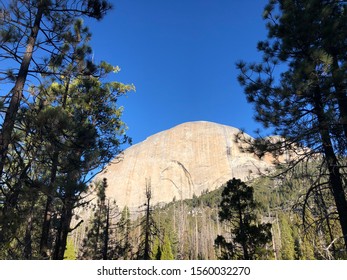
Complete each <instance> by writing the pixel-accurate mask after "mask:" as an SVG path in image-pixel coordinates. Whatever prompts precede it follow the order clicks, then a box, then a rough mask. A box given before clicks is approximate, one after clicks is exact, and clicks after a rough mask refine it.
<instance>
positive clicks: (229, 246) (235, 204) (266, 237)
mask: <svg viewBox="0 0 347 280" xmlns="http://www.w3.org/2000/svg"><path fill="white" fill-rule="evenodd" d="M255 209H256V203H255V201H254V198H253V188H252V187H249V186H247V185H246V184H245V183H243V182H242V181H241V180H238V179H235V178H234V179H232V180H230V181H228V182H227V183H226V186H225V187H224V190H223V192H222V200H221V203H220V210H219V219H220V220H221V221H222V222H227V224H228V226H229V227H230V233H231V236H230V238H229V240H227V239H225V238H224V237H223V236H218V237H217V239H216V245H217V246H221V247H223V250H224V255H223V256H222V257H223V258H233V259H245V260H250V259H259V258H261V257H262V256H264V255H265V254H266V252H264V247H265V245H266V244H268V243H269V242H270V241H271V233H270V229H271V224H260V223H258V221H257V218H256V216H255V214H254V211H255Z"/></svg>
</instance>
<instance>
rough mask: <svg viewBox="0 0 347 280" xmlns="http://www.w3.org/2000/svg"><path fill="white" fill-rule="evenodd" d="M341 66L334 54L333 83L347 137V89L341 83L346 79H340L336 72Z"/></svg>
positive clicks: (346, 136)
mask: <svg viewBox="0 0 347 280" xmlns="http://www.w3.org/2000/svg"><path fill="white" fill-rule="evenodd" d="M339 68H340V67H339V64H338V59H337V57H336V56H334V57H333V70H332V77H333V85H334V88H335V91H336V99H337V103H338V106H339V113H340V122H341V125H342V127H343V131H344V134H345V138H346V139H347V95H346V89H345V88H344V87H343V86H342V85H341V84H343V83H344V81H343V80H342V81H340V79H339V78H338V77H337V75H336V72H338V71H341V70H340V69H339Z"/></svg>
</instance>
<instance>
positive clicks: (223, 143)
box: [96, 121, 273, 208]
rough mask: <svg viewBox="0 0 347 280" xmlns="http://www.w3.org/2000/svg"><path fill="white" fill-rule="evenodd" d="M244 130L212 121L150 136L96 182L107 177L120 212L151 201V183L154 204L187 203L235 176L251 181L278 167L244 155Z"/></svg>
mask: <svg viewBox="0 0 347 280" xmlns="http://www.w3.org/2000/svg"><path fill="white" fill-rule="evenodd" d="M239 132H240V130H238V129H236V128H234V127H230V126H225V125H221V124H216V123H211V122H204V121H199V122H188V123H184V124H181V125H178V126H176V127H174V128H171V129H169V130H166V131H163V132H160V133H157V134H155V135H153V136H150V137H149V138H147V139H146V140H145V141H143V142H141V143H139V144H137V145H134V146H132V147H130V148H128V149H127V150H125V151H124V153H123V154H122V155H121V156H120V157H117V158H116V159H115V160H114V161H113V162H111V163H110V164H109V165H108V166H107V168H105V170H104V171H103V172H102V173H100V174H99V175H98V176H97V178H96V180H102V179H103V178H106V179H107V182H108V189H107V196H108V197H109V198H114V199H115V200H116V201H117V205H118V206H120V208H122V207H124V206H128V207H130V208H137V207H138V206H140V205H143V204H144V202H145V188H146V182H147V183H148V184H149V183H150V185H151V190H152V203H153V204H156V203H160V202H165V203H166V202H170V201H172V200H173V199H174V198H176V199H186V198H192V197H193V195H194V194H195V195H198V196H199V195H200V194H201V193H202V192H203V191H205V190H209V191H211V190H214V189H216V188H218V187H220V186H221V185H222V184H224V183H225V182H226V181H228V180H229V179H231V178H233V177H235V178H239V179H241V180H248V179H251V178H254V177H256V176H258V175H259V174H260V173H263V172H266V171H267V170H268V169H272V167H273V166H272V164H271V162H270V159H268V160H267V161H264V160H259V159H258V158H257V157H256V156H255V155H253V154H250V153H243V152H241V151H240V148H241V147H240V144H239V143H235V141H234V139H235V135H236V134H237V133H239Z"/></svg>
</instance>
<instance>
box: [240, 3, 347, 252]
mask: <svg viewBox="0 0 347 280" xmlns="http://www.w3.org/2000/svg"><path fill="white" fill-rule="evenodd" d="M263 16H264V19H265V20H266V21H267V29H268V39H267V40H264V41H261V42H259V43H258V50H259V51H260V52H262V53H263V61H262V62H261V63H250V64H247V63H244V62H240V63H238V64H237V68H238V69H239V70H240V75H239V77H238V78H239V82H240V83H241V85H242V86H244V88H245V93H246V96H247V100H248V101H249V102H250V103H253V104H254V105H255V110H256V115H255V117H256V119H257V120H258V121H259V122H261V123H262V124H263V125H264V127H266V128H273V130H274V131H273V133H274V134H276V135H280V136H281V138H278V140H279V141H277V142H276V143H274V141H272V140H271V139H262V138H259V139H257V140H256V141H255V142H254V143H253V145H252V149H251V150H253V151H255V152H257V153H258V155H259V156H263V155H264V154H265V153H266V152H270V153H273V155H275V156H278V155H281V154H283V152H284V151H287V152H288V151H290V150H292V151H293V153H290V152H289V155H290V154H291V155H292V157H291V158H290V159H289V161H288V164H289V168H288V169H289V170H291V169H292V168H293V167H294V166H295V165H297V164H298V163H300V162H303V161H312V160H315V161H316V160H318V159H321V162H322V165H321V168H320V170H321V171H322V172H321V174H320V175H321V176H324V178H327V180H325V182H324V183H321V184H319V185H316V186H312V187H311V188H310V189H308V195H314V194H315V192H316V191H320V190H325V189H329V190H330V194H331V195H332V196H333V198H334V203H335V207H336V213H337V218H338V219H339V221H340V227H341V232H342V233H341V234H340V235H339V236H338V238H341V239H344V243H345V249H346V250H347V200H346V194H345V183H344V176H345V174H344V170H343V166H344V164H343V163H342V162H343V159H344V157H345V156H346V151H347V149H346V147H347V121H346V120H347V93H346V92H347V91H346V87H347V85H346V82H345V81H346V79H347V76H346V73H347V71H346V69H347V68H346V67H347V62H346V58H347V56H346V53H347V51H346V44H345V42H346V35H347V31H346V30H347V5H346V2H345V1H338V0H324V1H322V0H298V1H290V0H270V1H269V4H268V5H267V6H266V8H265V10H264V14H263ZM308 30H309V32H308ZM278 68H279V69H280V70H278ZM300 147H301V149H300ZM287 155H288V153H287ZM325 175H326V176H325Z"/></svg>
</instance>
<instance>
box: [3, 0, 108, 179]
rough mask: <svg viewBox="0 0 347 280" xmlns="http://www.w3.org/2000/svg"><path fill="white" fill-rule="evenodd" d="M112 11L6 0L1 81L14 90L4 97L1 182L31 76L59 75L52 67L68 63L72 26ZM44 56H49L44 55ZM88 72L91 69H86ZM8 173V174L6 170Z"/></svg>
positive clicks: (99, 5) (94, 4) (90, 4)
mask: <svg viewBox="0 0 347 280" xmlns="http://www.w3.org/2000/svg"><path fill="white" fill-rule="evenodd" d="M110 8H111V6H110V4H109V3H108V2H107V1H105V0H100V1H99V0H93V1H91V0H81V1H73V2H71V1H67V0H65V1H48V0H39V1H36V0H32V1H22V0H14V1H5V2H2V3H1V6H0V10H1V11H2V14H3V15H4V16H3V17H2V19H1V21H0V41H1V45H0V47H1V49H2V51H3V52H2V54H1V56H2V58H5V60H3V61H6V64H5V65H6V66H5V67H8V66H9V65H10V66H9V67H8V68H7V69H6V68H2V69H1V73H2V74H1V80H2V81H7V82H8V83H9V84H10V85H11V86H12V89H11V90H10V91H9V93H7V94H5V95H3V96H1V104H2V108H1V110H2V112H5V118H4V121H3V123H2V129H1V131H0V179H2V177H3V176H2V175H3V171H4V167H5V164H7V163H8V162H9V161H8V153H9V150H8V149H9V145H10V143H12V141H13V135H12V134H13V130H14V128H15V123H16V121H17V113H18V110H19V107H20V105H21V102H22V100H23V99H24V98H25V99H26V98H27V97H28V96H25V95H24V90H25V85H26V82H27V79H28V77H29V76H34V77H38V79H39V80H40V76H41V75H59V74H60V73H58V72H55V71H52V69H51V66H52V65H60V64H61V63H63V62H64V61H66V60H69V52H68V51H69V49H66V41H67V40H74V38H71V37H70V38H68V34H69V32H70V29H71V27H72V26H73V23H74V22H75V20H76V18H79V17H91V18H95V19H98V20H100V19H101V18H102V17H103V16H104V14H105V13H106V12H107V11H108V10H109V9H110ZM43 54H45V55H46V56H44V55H43ZM86 70H87V71H88V70H89V69H86ZM6 172H8V171H6Z"/></svg>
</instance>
